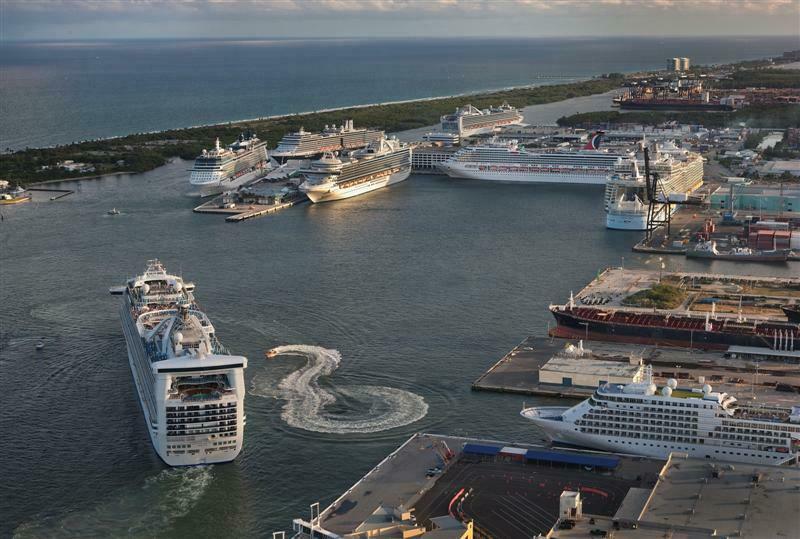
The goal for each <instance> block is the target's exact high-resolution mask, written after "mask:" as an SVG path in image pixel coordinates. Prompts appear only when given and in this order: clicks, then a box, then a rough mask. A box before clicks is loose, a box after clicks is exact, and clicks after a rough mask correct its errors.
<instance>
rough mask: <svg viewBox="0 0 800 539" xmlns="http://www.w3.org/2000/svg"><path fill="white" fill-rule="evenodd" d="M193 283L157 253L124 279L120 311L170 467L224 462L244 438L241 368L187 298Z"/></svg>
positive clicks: (143, 399)
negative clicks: (143, 267) (165, 264)
mask: <svg viewBox="0 0 800 539" xmlns="http://www.w3.org/2000/svg"><path fill="white" fill-rule="evenodd" d="M193 290H194V285H193V284H191V283H185V282H184V281H183V279H182V278H181V277H178V276H175V275H170V274H168V273H167V272H166V270H165V269H164V267H163V266H162V265H161V263H160V262H159V261H158V260H151V261H149V262H148V264H147V269H146V270H145V272H144V273H143V274H141V275H139V276H137V277H134V278H132V279H129V280H128V282H127V283H126V284H125V286H121V287H116V288H113V289H111V290H110V291H111V293H112V294H118V295H121V296H122V303H121V305H120V318H121V320H122V330H123V333H124V335H125V342H126V344H127V347H128V361H129V363H130V367H131V372H132V374H133V380H134V383H135V385H136V391H137V394H138V397H139V401H140V403H141V406H142V411H143V413H144V418H145V423H146V425H147V432H148V434H149V435H150V439H151V441H152V443H153V447H154V448H155V450H156V453H158V456H159V457H161V459H162V460H164V462H166V463H167V464H169V465H170V466H188V465H196V464H212V463H220V462H228V461H231V460H233V459H234V458H236V456H237V455H238V454H239V452H240V451H241V449H242V441H243V438H244V426H245V414H244V396H245V389H246V388H245V385H244V369H245V368H246V367H247V358H245V357H242V356H234V355H231V354H230V353H229V352H228V351H227V350H226V349H225V348H224V347H223V346H222V344H220V342H219V341H218V340H217V337H216V334H215V331H214V326H213V325H212V324H211V322H210V320H209V319H208V316H206V314H205V313H204V312H203V311H201V310H200V308H199V307H198V306H197V304H196V303H195V302H194V297H193V294H192V291H193Z"/></svg>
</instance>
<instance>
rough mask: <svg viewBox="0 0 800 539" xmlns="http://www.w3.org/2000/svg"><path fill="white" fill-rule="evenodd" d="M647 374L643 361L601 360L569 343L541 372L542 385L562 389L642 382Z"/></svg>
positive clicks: (588, 351)
mask: <svg viewBox="0 0 800 539" xmlns="http://www.w3.org/2000/svg"><path fill="white" fill-rule="evenodd" d="M643 375H644V365H643V361H642V358H640V357H631V358H630V359H629V360H628V362H625V361H611V360H603V359H597V358H596V357H595V356H594V355H593V354H592V351H591V350H588V349H586V348H583V344H582V343H581V344H579V345H578V346H575V345H573V344H568V345H567V346H566V347H565V348H564V350H563V351H561V352H559V353H558V354H556V355H555V356H553V357H552V358H551V359H550V360H549V361H548V362H547V363H545V364H544V365H543V366H542V368H541V369H539V382H540V383H542V384H553V385H559V386H567V387H569V386H576V387H590V388H592V387H598V386H601V385H603V384H605V383H612V384H629V383H631V382H641V381H642V379H643Z"/></svg>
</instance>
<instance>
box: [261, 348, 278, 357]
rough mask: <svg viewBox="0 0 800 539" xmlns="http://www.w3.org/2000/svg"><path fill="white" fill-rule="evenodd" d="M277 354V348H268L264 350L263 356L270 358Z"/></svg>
mask: <svg viewBox="0 0 800 539" xmlns="http://www.w3.org/2000/svg"><path fill="white" fill-rule="evenodd" d="M277 355H278V349H277V348H270V349H269V350H267V351H266V352H264V357H265V358H267V359H271V358H273V357H275V356H277Z"/></svg>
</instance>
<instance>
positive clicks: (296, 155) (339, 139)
mask: <svg viewBox="0 0 800 539" xmlns="http://www.w3.org/2000/svg"><path fill="white" fill-rule="evenodd" d="M383 136H384V133H383V131H380V130H378V129H366V128H355V127H353V120H347V121H345V123H344V124H343V125H341V126H339V127H337V126H336V125H332V126H327V125H326V126H325V129H323V130H322V132H321V133H311V132H309V131H305V130H304V129H303V128H302V127H301V128H300V131H296V132H294V133H287V134H286V135H284V136H283V138H282V139H281V140H280V142H278V147H277V148H275V150H273V151H272V152H271V153H272V157H273V158H275V159H276V160H278V161H280V162H285V161H286V160H288V159H308V158H312V157H318V156H321V155H322V154H323V153H325V152H338V151H342V150H354V149H358V148H364V147H366V146H368V145H369V144H370V143H372V142H374V141H376V140H380V139H382V138H383Z"/></svg>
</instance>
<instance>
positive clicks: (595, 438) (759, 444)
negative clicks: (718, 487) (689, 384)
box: [521, 366, 800, 465]
mask: <svg viewBox="0 0 800 539" xmlns="http://www.w3.org/2000/svg"><path fill="white" fill-rule="evenodd" d="M521 414H522V417H524V418H526V419H528V420H530V421H532V422H533V423H534V424H536V425H537V426H539V427H540V428H541V429H542V430H544V432H545V433H546V434H547V436H548V437H549V438H550V439H551V440H552V441H553V442H555V443H561V444H569V445H575V446H581V447H587V448H591V449H600V450H604V451H612V452H616V453H630V454H637V455H644V456H648V457H656V458H666V457H667V456H668V455H669V454H670V453H672V452H682V453H686V454H688V456H689V457H694V458H707V459H713V460H722V461H737V462H747V463H751V464H772V465H779V464H794V463H797V462H798V457H800V406H791V407H789V408H781V407H774V406H756V405H749V404H748V405H741V404H740V403H739V402H737V400H736V398H735V397H734V396H732V395H729V394H727V393H723V392H717V391H714V390H713V388H712V387H711V386H710V385H708V384H704V385H703V386H702V388H681V387H678V384H677V381H676V380H675V379H669V380H668V381H667V385H665V386H664V387H662V388H661V389H659V388H658V387H657V386H656V385H655V384H654V383H653V381H652V371H651V368H650V367H649V366H648V368H647V375H646V376H645V379H644V380H643V381H642V382H634V383H629V384H627V385H622V384H610V383H606V384H604V385H602V386H600V387H599V388H597V390H595V392H594V394H593V395H592V396H591V397H589V398H588V399H586V400H585V401H583V402H581V403H580V404H577V405H575V406H572V407H533V408H526V409H523V410H522V412H521Z"/></svg>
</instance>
